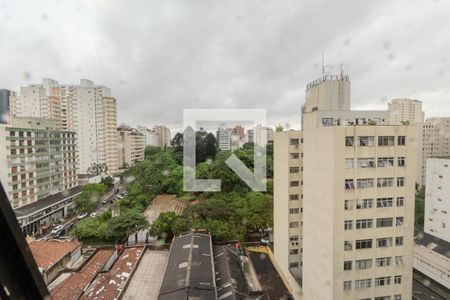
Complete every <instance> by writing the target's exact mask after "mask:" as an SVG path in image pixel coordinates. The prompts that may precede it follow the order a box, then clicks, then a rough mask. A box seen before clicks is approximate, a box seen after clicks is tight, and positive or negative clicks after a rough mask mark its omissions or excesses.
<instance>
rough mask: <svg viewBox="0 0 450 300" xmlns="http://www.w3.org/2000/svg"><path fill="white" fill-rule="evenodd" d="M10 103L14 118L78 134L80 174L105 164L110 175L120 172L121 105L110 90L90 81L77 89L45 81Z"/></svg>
mask: <svg viewBox="0 0 450 300" xmlns="http://www.w3.org/2000/svg"><path fill="white" fill-rule="evenodd" d="M10 99H11V113H12V114H13V115H15V116H22V117H38V118H45V119H51V120H54V122H55V124H56V127H57V128H60V129H63V130H71V131H75V132H76V133H77V136H78V141H77V151H78V167H79V168H78V171H79V173H80V174H85V173H86V172H87V169H88V168H89V167H90V166H91V165H92V164H93V163H105V164H106V165H107V166H108V173H109V174H114V173H116V172H117V169H118V161H117V159H118V158H117V104H116V99H115V98H113V97H111V90H110V89H109V88H108V87H106V86H104V85H95V84H94V83H93V82H92V81H90V80H87V79H81V80H80V84H75V85H73V84H67V85H66V84H59V83H58V82H57V81H55V80H52V79H43V80H42V84H30V85H29V86H25V87H21V88H20V95H19V96H17V97H11V98H10Z"/></svg>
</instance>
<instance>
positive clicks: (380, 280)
mask: <svg viewBox="0 0 450 300" xmlns="http://www.w3.org/2000/svg"><path fill="white" fill-rule="evenodd" d="M390 284H391V277H390V276H386V277H377V278H375V285H376V286H383V285H390Z"/></svg>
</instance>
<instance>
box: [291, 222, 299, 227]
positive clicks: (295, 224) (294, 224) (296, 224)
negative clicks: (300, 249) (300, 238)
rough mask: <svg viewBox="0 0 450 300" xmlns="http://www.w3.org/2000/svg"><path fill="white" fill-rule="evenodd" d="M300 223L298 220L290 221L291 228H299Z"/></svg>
mask: <svg viewBox="0 0 450 300" xmlns="http://www.w3.org/2000/svg"><path fill="white" fill-rule="evenodd" d="M298 225H299V223H298V222H290V223H289V228H298Z"/></svg>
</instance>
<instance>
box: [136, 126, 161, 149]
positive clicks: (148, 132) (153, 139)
mask: <svg viewBox="0 0 450 300" xmlns="http://www.w3.org/2000/svg"><path fill="white" fill-rule="evenodd" d="M137 130H138V131H139V132H140V133H142V134H143V135H144V137H145V145H146V146H158V137H157V135H156V132H155V131H154V130H152V129H148V128H147V127H145V126H137Z"/></svg>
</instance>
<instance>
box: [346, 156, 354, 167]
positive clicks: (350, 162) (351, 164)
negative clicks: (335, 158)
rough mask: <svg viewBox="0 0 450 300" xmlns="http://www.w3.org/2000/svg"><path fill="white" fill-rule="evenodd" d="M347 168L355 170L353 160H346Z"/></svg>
mask: <svg viewBox="0 0 450 300" xmlns="http://www.w3.org/2000/svg"><path fill="white" fill-rule="evenodd" d="M345 168H346V169H353V158H346V159H345Z"/></svg>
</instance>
